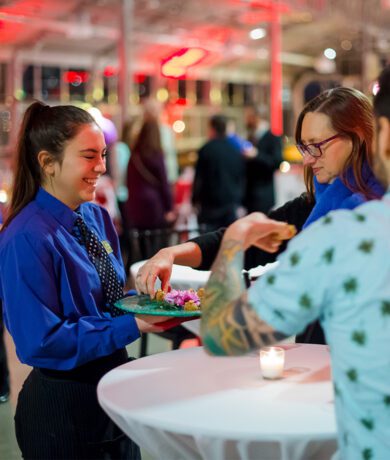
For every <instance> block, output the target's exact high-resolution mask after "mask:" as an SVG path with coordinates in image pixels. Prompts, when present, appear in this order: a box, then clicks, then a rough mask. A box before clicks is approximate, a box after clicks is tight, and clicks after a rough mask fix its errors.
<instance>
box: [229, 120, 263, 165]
mask: <svg viewBox="0 0 390 460" xmlns="http://www.w3.org/2000/svg"><path fill="white" fill-rule="evenodd" d="M226 132H227V138H228V139H229V141H230V142H231V143H232V144H233V145H234V146H235V147H236V148H237V149H238V150H239V151H240V152H241V153H242V154H243V155H244V156H245V157H247V158H254V157H255V156H256V155H257V150H256V148H255V147H254V146H253V144H252V142H250V141H248V140H246V139H243V138H242V137H240V136H239V135H238V134H237V132H236V123H235V121H234V120H233V119H232V118H231V119H229V120H228V122H227V128H226Z"/></svg>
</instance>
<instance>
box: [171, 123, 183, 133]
mask: <svg viewBox="0 0 390 460" xmlns="http://www.w3.org/2000/svg"><path fill="white" fill-rule="evenodd" d="M172 129H173V130H174V131H175V133H178V134H180V133H182V132H183V131H184V130H185V129H186V124H185V123H184V121H183V120H176V121H174V122H173V123H172Z"/></svg>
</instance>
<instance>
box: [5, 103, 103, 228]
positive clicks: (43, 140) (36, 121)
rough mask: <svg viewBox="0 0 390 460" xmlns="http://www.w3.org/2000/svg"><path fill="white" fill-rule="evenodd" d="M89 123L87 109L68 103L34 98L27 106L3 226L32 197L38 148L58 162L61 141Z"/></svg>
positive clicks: (36, 181) (40, 177)
mask: <svg viewBox="0 0 390 460" xmlns="http://www.w3.org/2000/svg"><path fill="white" fill-rule="evenodd" d="M91 123H95V121H94V119H93V118H92V116H91V115H90V114H89V113H88V112H86V111H85V110H82V109H80V108H78V107H74V106H71V105H63V106H55V107H50V106H48V105H45V104H43V103H42V102H34V103H33V104H31V105H30V106H29V107H28V108H27V110H26V112H25V114H24V117H23V121H22V124H21V127H20V131H19V136H18V142H17V148H16V167H15V177H14V183H13V189H12V197H11V203H10V207H9V210H8V216H7V219H6V221H5V222H4V226H3V228H6V227H7V226H8V225H9V224H10V222H11V221H12V219H13V218H14V217H15V216H16V215H17V214H18V213H19V212H20V211H21V210H22V209H23V208H24V207H25V206H26V205H27V204H28V203H29V202H30V201H32V200H33V199H34V197H35V195H36V193H37V191H38V188H39V186H40V185H41V184H42V180H43V171H42V169H41V167H40V165H39V162H38V154H39V152H41V151H42V150H46V151H47V152H49V153H50V154H51V156H52V158H53V160H54V161H57V162H59V163H61V162H62V158H63V152H64V148H65V143H66V142H68V141H70V140H71V139H73V138H74V137H75V136H76V135H77V134H78V132H79V130H80V128H81V127H82V126H83V125H86V124H91Z"/></svg>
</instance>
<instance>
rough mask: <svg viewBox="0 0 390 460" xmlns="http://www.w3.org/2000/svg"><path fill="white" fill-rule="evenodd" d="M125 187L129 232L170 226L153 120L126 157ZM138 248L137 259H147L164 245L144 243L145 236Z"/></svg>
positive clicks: (169, 206)
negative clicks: (127, 162) (139, 251)
mask: <svg viewBox="0 0 390 460" xmlns="http://www.w3.org/2000/svg"><path fill="white" fill-rule="evenodd" d="M127 187H128V190H129V197H128V200H127V202H126V218H127V221H128V224H129V226H130V228H132V229H136V230H138V231H145V230H156V229H164V228H167V227H169V226H170V225H171V224H172V223H173V222H174V220H175V213H174V212H173V203H172V195H171V190H170V187H169V184H168V180H167V175H166V171H165V164H164V154H163V151H162V147H161V139H160V130H159V126H158V123H157V120H147V121H144V123H143V125H142V128H141V130H140V132H139V134H138V137H137V140H136V141H135V144H134V148H133V152H132V155H131V157H130V162H129V166H128V171H127ZM161 243H162V242H161ZM140 245H141V257H142V258H147V257H150V255H151V254H153V253H154V252H155V251H156V250H158V249H159V248H161V247H162V246H163V245H164V244H162V246H161V245H160V240H159V239H157V238H156V239H149V238H148V239H146V236H145V239H141V241H140ZM159 245H160V246H159ZM158 246H159V247H158Z"/></svg>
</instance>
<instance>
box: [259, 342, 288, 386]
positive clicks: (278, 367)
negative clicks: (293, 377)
mask: <svg viewBox="0 0 390 460" xmlns="http://www.w3.org/2000/svg"><path fill="white" fill-rule="evenodd" d="M260 369H261V374H262V376H263V378H265V379H270V380H274V379H280V378H282V377H283V369H284V350H283V348H280V347H264V348H262V349H261V350H260Z"/></svg>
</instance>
